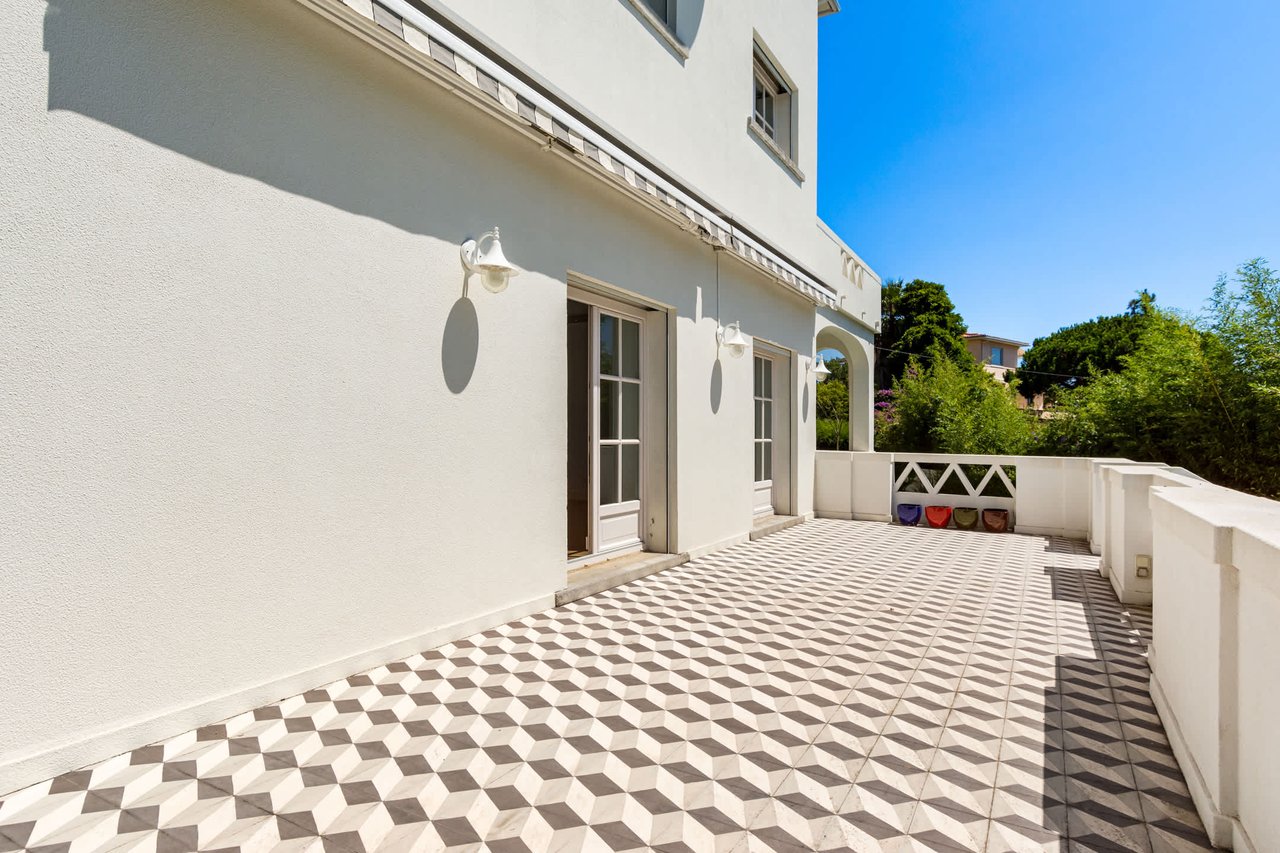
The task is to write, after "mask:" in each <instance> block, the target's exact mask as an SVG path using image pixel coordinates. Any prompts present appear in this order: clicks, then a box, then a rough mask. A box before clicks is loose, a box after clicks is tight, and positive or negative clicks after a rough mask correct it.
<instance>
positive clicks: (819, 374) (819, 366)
mask: <svg viewBox="0 0 1280 853" xmlns="http://www.w3.org/2000/svg"><path fill="white" fill-rule="evenodd" d="M830 375H831V370H830V368H828V367H827V363H826V362H825V361H823V360H822V356H821V355H819V356H818V357H817V358H816V359H814V362H813V381H814V382H818V383H822V382H825V381H826V379H827V377H828V376H830Z"/></svg>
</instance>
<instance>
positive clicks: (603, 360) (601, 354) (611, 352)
mask: <svg viewBox="0 0 1280 853" xmlns="http://www.w3.org/2000/svg"><path fill="white" fill-rule="evenodd" d="M591 313H592V321H593V322H592V328H593V329H594V330H595V335H594V336H593V341H592V344H593V346H592V359H591V361H592V383H591V384H592V389H591V390H592V398H593V402H594V405H593V406H592V428H591V435H592V438H593V441H592V444H593V447H592V469H593V471H592V472H593V475H594V476H593V477H592V482H593V483H594V484H595V486H596V488H595V489H594V490H593V491H594V495H593V497H594V503H595V506H594V510H595V512H594V516H595V524H594V533H595V536H594V537H593V540H592V545H593V548H592V550H593V551H594V552H595V553H600V552H603V551H614V550H623V549H626V548H628V547H639V545H640V541H641V532H642V531H641V523H642V519H643V517H644V513H643V508H642V503H643V501H642V500H641V494H642V491H641V477H642V476H643V466H642V464H641V460H642V453H643V439H642V435H641V433H642V424H643V423H644V418H643V417H642V413H641V405H642V403H641V401H642V400H643V397H644V395H643V394H641V381H642V379H641V375H640V364H641V361H642V355H643V343H644V342H643V340H642V336H641V329H642V326H641V318H640V317H638V316H630V315H627V314H625V313H623V312H621V311H616V310H613V309H605V308H600V307H597V306H594V305H593V306H592V307H591Z"/></svg>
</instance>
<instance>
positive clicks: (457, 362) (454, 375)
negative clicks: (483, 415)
mask: <svg viewBox="0 0 1280 853" xmlns="http://www.w3.org/2000/svg"><path fill="white" fill-rule="evenodd" d="M479 354H480V320H479V318H478V317H477V316H476V306H475V303H474V302H472V301H471V300H470V299H468V298H467V297H465V296H461V297H459V298H458V301H457V302H455V303H453V308H452V309H451V310H450V311H449V318H448V319H447V320H446V321H445V324H444V335H443V337H442V338H441V340H440V367H441V369H442V370H443V371H444V382H445V385H447V386H448V387H449V390H450V391H452V392H453V393H455V394H461V393H462V392H463V391H465V390H467V386H468V385H469V384H471V374H473V373H475V370H476V359H477V357H478V356H479Z"/></svg>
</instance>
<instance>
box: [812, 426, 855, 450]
mask: <svg viewBox="0 0 1280 853" xmlns="http://www.w3.org/2000/svg"><path fill="white" fill-rule="evenodd" d="M818 449H819V450H848V449H849V421H848V420H846V419H836V418H818Z"/></svg>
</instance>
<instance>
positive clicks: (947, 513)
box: [924, 506, 951, 527]
mask: <svg viewBox="0 0 1280 853" xmlns="http://www.w3.org/2000/svg"><path fill="white" fill-rule="evenodd" d="M924 517H925V519H926V520H927V521H928V522H929V526H930V527H946V526H947V525H948V524H950V523H951V507H949V506H928V507H925V509H924Z"/></svg>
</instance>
